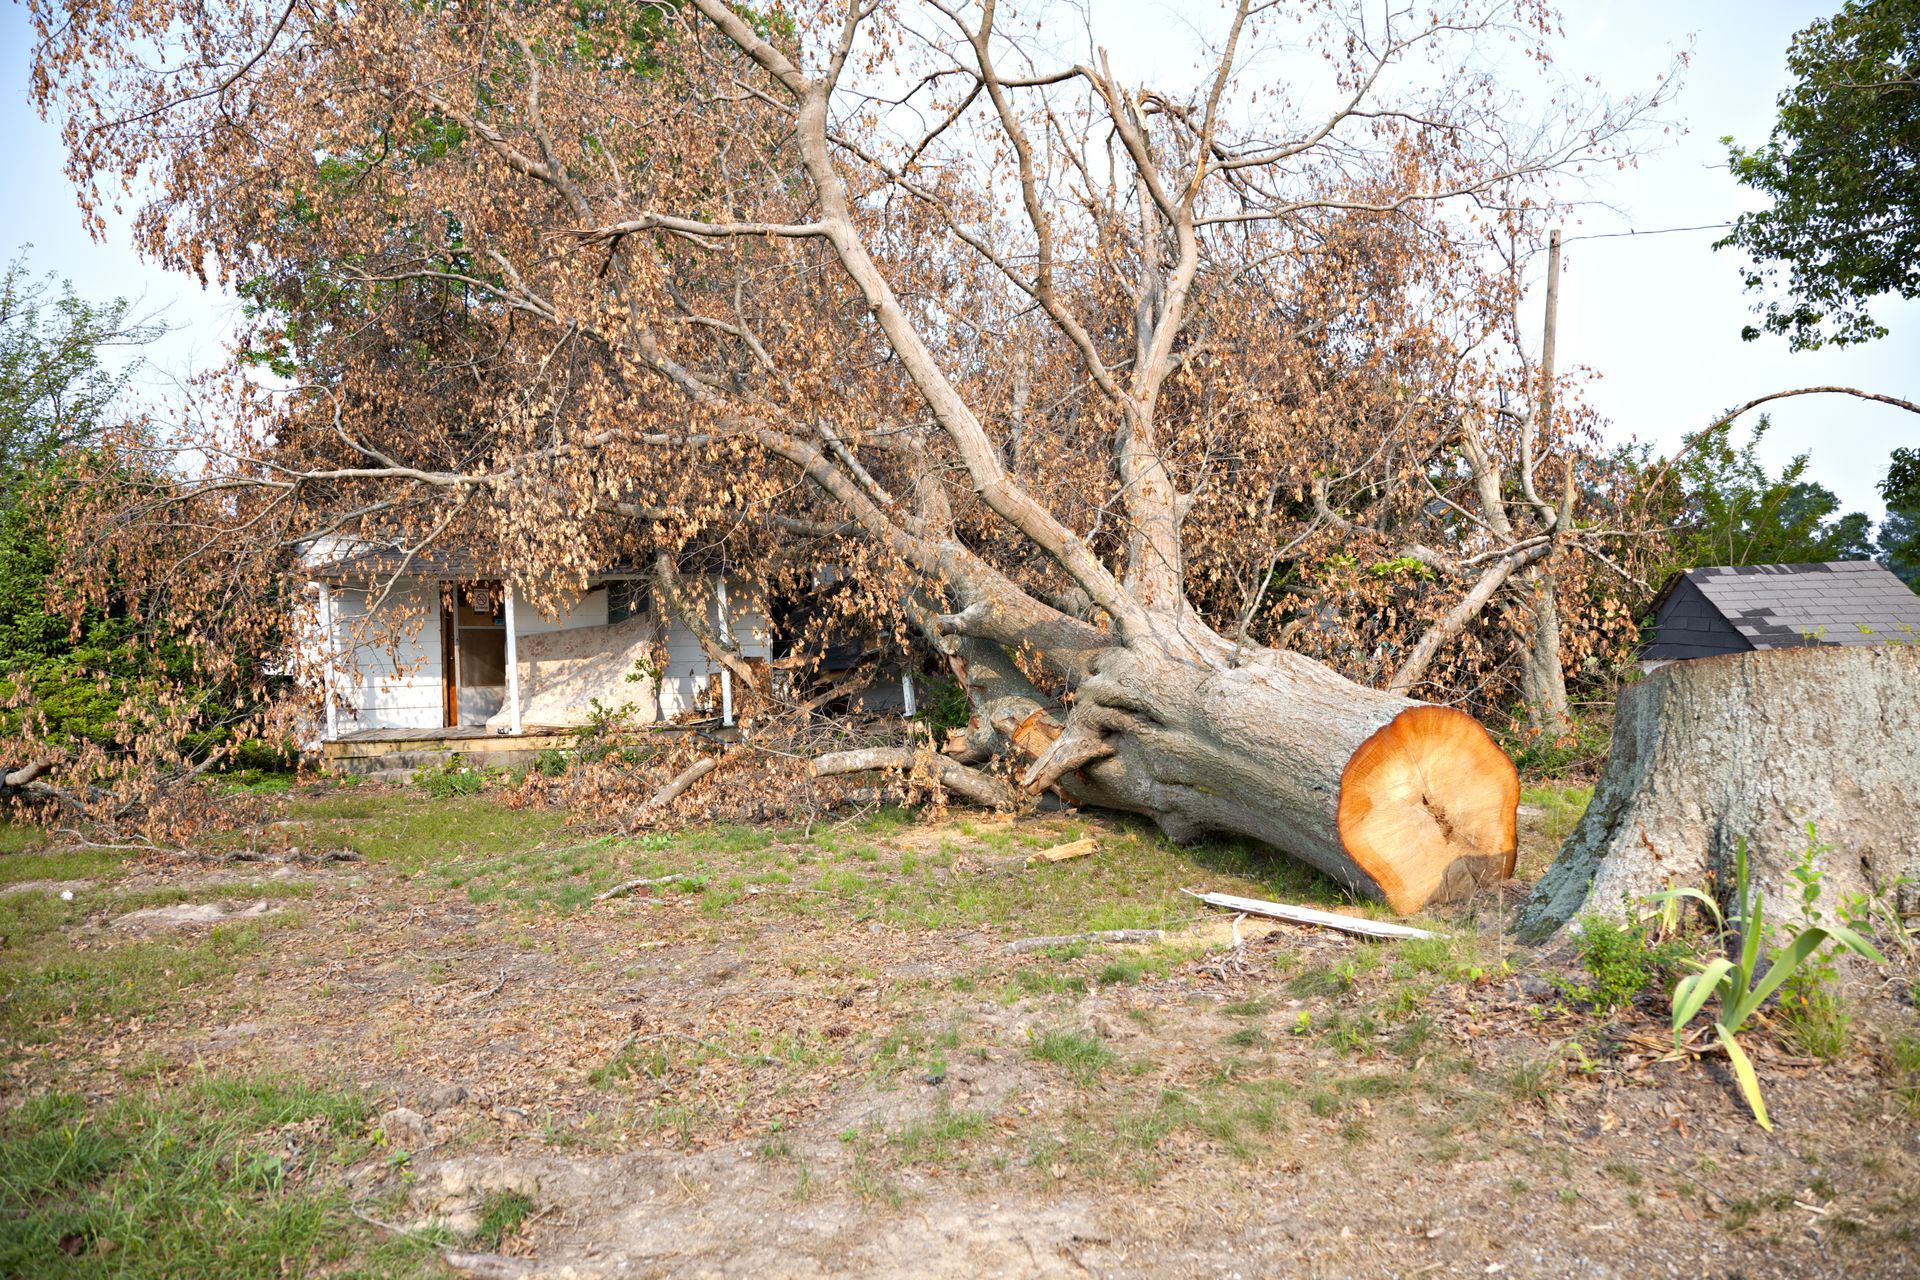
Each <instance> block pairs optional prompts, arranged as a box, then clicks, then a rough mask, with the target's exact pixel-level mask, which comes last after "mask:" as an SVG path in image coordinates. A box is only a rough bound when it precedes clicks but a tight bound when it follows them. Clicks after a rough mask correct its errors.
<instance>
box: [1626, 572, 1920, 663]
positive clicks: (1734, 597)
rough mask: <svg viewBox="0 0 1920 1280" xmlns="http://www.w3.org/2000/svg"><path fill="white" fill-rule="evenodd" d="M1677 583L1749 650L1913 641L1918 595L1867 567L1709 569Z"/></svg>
mask: <svg viewBox="0 0 1920 1280" xmlns="http://www.w3.org/2000/svg"><path fill="white" fill-rule="evenodd" d="M1679 578H1684V579H1685V580H1686V581H1687V582H1689V583H1691V584H1692V585H1693V586H1695V587H1697V588H1698V589H1699V591H1700V594H1701V595H1702V596H1704V597H1705V598H1706V599H1707V601H1708V602H1709V603H1710V604H1712V605H1713V607H1714V608H1716V609H1718V610H1719V611H1720V614H1721V616H1722V617H1724V618H1725V619H1726V620H1727V621H1728V622H1729V623H1731V624H1732V625H1733V627H1734V629H1735V630H1736V631H1738V632H1739V633H1740V634H1741V635H1742V636H1744V637H1746V639H1747V640H1748V641H1749V642H1750V643H1751V644H1752V645H1753V647H1754V648H1756V649H1777V648H1790V647H1794V646H1799V645H1808V644H1819V645H1860V644H1885V643H1888V642H1889V641H1894V642H1902V643H1907V642H1911V641H1912V640H1913V639H1914V638H1915V636H1916V633H1920V595H1915V594H1914V593H1913V592H1912V591H1910V590H1909V589H1908V588H1907V585H1906V584H1905V583H1904V582H1902V581H1900V579H1898V578H1896V577H1895V576H1894V575H1893V574H1892V573H1891V572H1889V571H1888V570H1887V568H1886V567H1885V566H1884V565H1880V564H1876V563H1874V562H1873V561H1871V560H1842V561H1834V562H1832V563H1828V564H1765V565H1739V566H1732V565H1728V566H1712V567H1708V568H1702V569H1689V570H1687V571H1686V572H1685V573H1684V574H1680V575H1676V580H1677V579H1679ZM1674 585H1675V584H1674V583H1669V584H1668V588H1667V591H1668V592H1671V590H1672V589H1673V586H1674ZM1662 594H1663V596H1664V595H1665V594H1667V593H1666V592H1663V593H1662ZM1664 625H1665V620H1663V627H1664ZM1656 643H1657V641H1656Z"/></svg>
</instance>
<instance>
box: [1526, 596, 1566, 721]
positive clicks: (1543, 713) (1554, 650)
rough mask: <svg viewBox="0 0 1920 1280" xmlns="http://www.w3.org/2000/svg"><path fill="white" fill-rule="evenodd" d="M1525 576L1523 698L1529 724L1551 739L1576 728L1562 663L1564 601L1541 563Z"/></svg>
mask: <svg viewBox="0 0 1920 1280" xmlns="http://www.w3.org/2000/svg"><path fill="white" fill-rule="evenodd" d="M1523 576H1524V580H1525V582H1526V585H1527V606H1528V609H1529V611H1530V614H1529V617H1528V619H1527V633H1526V637H1525V639H1524V641H1523V643H1522V644H1521V646H1520V697H1521V700H1522V702H1524V703H1525V704H1526V710H1527V727H1528V728H1530V729H1533V730H1535V731H1537V732H1539V733H1542V734H1545V735H1546V736H1547V737H1549V738H1558V737H1560V736H1562V735H1563V734H1566V733H1569V732H1571V731H1572V729H1573V715H1572V712H1571V710H1570V709H1569V707H1568V705H1567V676H1566V671H1565V669H1564V668H1563V667H1562V666H1561V665H1560V601H1559V595H1558V593H1557V592H1556V591H1555V590H1554V585H1553V575H1552V574H1551V573H1548V572H1546V571H1544V570H1543V569H1541V568H1540V567H1539V566H1537V565H1536V566H1533V567H1530V568H1529V569H1528V570H1527V571H1526V573H1525V575H1523Z"/></svg>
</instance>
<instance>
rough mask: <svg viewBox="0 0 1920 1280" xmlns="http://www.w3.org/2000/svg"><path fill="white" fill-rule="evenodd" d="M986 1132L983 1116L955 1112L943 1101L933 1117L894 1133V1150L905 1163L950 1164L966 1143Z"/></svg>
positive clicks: (913, 1122) (913, 1123)
mask: <svg viewBox="0 0 1920 1280" xmlns="http://www.w3.org/2000/svg"><path fill="white" fill-rule="evenodd" d="M986 1132H987V1116H986V1115H985V1114H983V1113H981V1112H978V1111H955V1110H953V1109H952V1108H951V1107H949V1106H948V1105H947V1103H946V1102H945V1100H942V1101H941V1103H940V1105H939V1106H938V1107H936V1108H935V1109H934V1112H933V1114H932V1115H929V1116H926V1117H924V1118H922V1119H919V1120H914V1121H911V1122H910V1123H908V1124H907V1125H905V1126H904V1127H903V1128H901V1129H900V1131H899V1132H897V1133H895V1134H894V1135H893V1148H894V1150H895V1151H897V1152H898V1153H899V1155H900V1158H901V1160H903V1161H905V1162H906V1163H908V1164H914V1165H932V1166H944V1165H951V1164H953V1163H955V1161H956V1160H957V1158H958V1156H959V1153H960V1151H961V1149H962V1148H963V1147H964V1146H965V1145H966V1144H967V1143H970V1142H973V1141H975V1140H976V1139H978V1138H980V1137H982V1136H983V1135H984V1134H985V1133H986Z"/></svg>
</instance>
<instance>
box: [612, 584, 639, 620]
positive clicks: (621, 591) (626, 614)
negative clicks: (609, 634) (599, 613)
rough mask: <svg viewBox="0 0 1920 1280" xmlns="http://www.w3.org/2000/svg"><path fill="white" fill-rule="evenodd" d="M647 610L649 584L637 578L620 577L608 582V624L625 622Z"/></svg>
mask: <svg viewBox="0 0 1920 1280" xmlns="http://www.w3.org/2000/svg"><path fill="white" fill-rule="evenodd" d="M646 611H647V584H646V582H645V581H643V580H641V579H637V578H620V579H616V580H615V581H613V582H609V583H608V584H607V625H608V626H612V625H613V624H614V623H616V622H625V621H626V620H627V619H628V618H631V617H634V616H635V615H637V614H643V613H645V612H646Z"/></svg>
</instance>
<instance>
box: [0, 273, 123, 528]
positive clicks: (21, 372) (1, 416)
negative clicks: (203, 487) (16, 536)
mask: <svg viewBox="0 0 1920 1280" xmlns="http://www.w3.org/2000/svg"><path fill="white" fill-rule="evenodd" d="M159 333H160V328H159V326H158V325H155V324H151V323H145V322H141V321H138V320H136V319H134V318H133V315H132V311H131V308H130V306H129V305H128V303H127V302H126V301H125V300H122V299H116V300H115V301H113V302H109V303H104V304H102V303H92V302H87V301H84V300H83V299H81V298H78V297H76V296H75V295H74V292H73V289H72V287H71V286H70V285H68V284H66V283H65V282H56V281H55V280H54V279H53V278H52V277H40V278H36V277H34V276H33V275H32V274H31V273H30V272H29V271H28V270H27V267H26V261H25V257H24V255H22V256H19V257H16V258H15V259H14V260H13V261H12V262H11V263H9V264H8V265H7V267H6V270H5V273H4V275H0V506H11V505H12V503H13V501H14V499H15V498H16V497H17V496H18V494H19V492H20V491H21V489H22V488H23V487H24V486H25V485H26V484H27V483H28V482H29V480H30V479H31V474H32V472H34V471H35V470H37V469H39V468H41V467H44V466H45V465H46V464H47V462H48V460H49V459H51V458H52V457H53V456H54V455H55V454H56V453H58V452H59V451H60V450H61V449H63V448H65V447H66V446H68V445H70V444H76V443H79V442H81V441H84V440H86V439H87V438H89V437H90V436H91V435H92V434H93V433H94V432H96V431H97V430H98V429H99V426H100V423H101V420H102V418H103V416H104V415H105V414H106V412H107V409H108V406H109V405H110V404H111V403H112V402H113V400H114V399H115V398H116V397H117V396H119V394H120V393H121V391H122V390H123V389H124V388H125V386H126V382H127V378H128V377H129V376H130V375H131V373H132V372H133V369H134V367H135V366H133V365H129V366H128V367H126V368H123V369H119V370H115V369H112V368H109V367H108V364H107V359H106V358H107V353H108V352H109V351H110V350H111V349H112V348H116V347H134V348H137V347H140V346H143V345H144V344H146V343H148V342H150V341H152V340H153V339H154V338H155V337H157V336H159Z"/></svg>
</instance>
